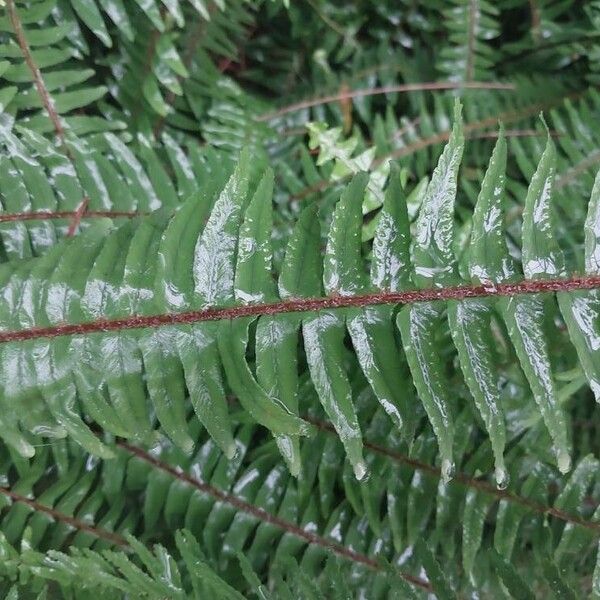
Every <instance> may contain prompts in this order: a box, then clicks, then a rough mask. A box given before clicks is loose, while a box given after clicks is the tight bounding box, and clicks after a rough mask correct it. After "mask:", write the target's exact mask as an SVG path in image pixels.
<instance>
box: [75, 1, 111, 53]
mask: <svg viewBox="0 0 600 600" xmlns="http://www.w3.org/2000/svg"><path fill="white" fill-rule="evenodd" d="M71 4H72V6H73V9H74V10H75V12H76V13H77V14H78V15H79V17H80V18H81V20H82V21H83V22H84V23H85V24H86V25H87V26H88V27H89V28H90V29H91V30H92V32H93V33H94V35H96V37H97V38H98V39H99V40H100V41H101V42H102V43H103V44H104V45H105V46H106V47H107V48H110V47H111V46H112V40H111V38H110V35H109V34H108V31H107V30H106V25H105V24H104V19H103V18H102V15H101V14H100V11H99V10H98V7H97V6H96V3H95V2H94V0H71Z"/></svg>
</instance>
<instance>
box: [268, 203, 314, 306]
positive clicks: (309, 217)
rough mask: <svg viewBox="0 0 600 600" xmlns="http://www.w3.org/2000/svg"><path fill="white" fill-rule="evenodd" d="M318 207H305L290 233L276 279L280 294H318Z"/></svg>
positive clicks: (297, 295)
mask: <svg viewBox="0 0 600 600" xmlns="http://www.w3.org/2000/svg"><path fill="white" fill-rule="evenodd" d="M317 210H318V207H317V205H316V204H312V205H310V206H308V207H307V208H305V209H304V210H303V211H302V213H300V217H299V218H298V221H297V222H296V225H295V226H294V229H293V230H292V234H291V235H290V239H289V241H288V244H287V247H286V251H285V260H284V262H283V266H282V268H281V274H280V275H279V281H278V289H279V295H280V296H281V297H282V298H285V299H289V298H310V297H315V296H318V295H320V294H321V291H322V283H321V282H322V281H323V262H322V261H321V252H320V249H319V245H320V243H321V229H320V226H319V218H318V214H317Z"/></svg>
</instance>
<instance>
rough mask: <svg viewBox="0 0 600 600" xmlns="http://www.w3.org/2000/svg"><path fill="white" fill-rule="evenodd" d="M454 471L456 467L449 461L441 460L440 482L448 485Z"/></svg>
mask: <svg viewBox="0 0 600 600" xmlns="http://www.w3.org/2000/svg"><path fill="white" fill-rule="evenodd" d="M455 471H456V467H455V466H454V463H453V462H452V461H451V460H448V459H447V458H445V459H444V460H442V481H443V482H444V483H448V482H449V481H450V480H451V479H452V478H453V477H454V473H455Z"/></svg>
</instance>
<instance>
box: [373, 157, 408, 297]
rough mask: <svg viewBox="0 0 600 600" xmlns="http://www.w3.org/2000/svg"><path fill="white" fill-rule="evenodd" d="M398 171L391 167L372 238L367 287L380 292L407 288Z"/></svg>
mask: <svg viewBox="0 0 600 600" xmlns="http://www.w3.org/2000/svg"><path fill="white" fill-rule="evenodd" d="M401 177H402V174H401V171H400V169H399V168H398V167H397V166H396V165H393V166H392V168H391V175H390V181H389V184H388V188H387V190H386V192H385V201H384V204H383V207H382V209H381V211H380V212H379V223H378V224H377V229H376V230H375V237H374V238H373V259H372V262H371V277H370V278H371V284H372V285H373V286H374V287H375V288H377V289H379V290H382V291H392V292H398V291H401V290H408V289H410V288H411V277H410V275H411V270H412V263H411V260H410V229H409V219H408V210H407V206H406V202H405V200H404V198H403V192H402V185H401Z"/></svg>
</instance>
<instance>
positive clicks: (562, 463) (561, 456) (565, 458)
mask: <svg viewBox="0 0 600 600" xmlns="http://www.w3.org/2000/svg"><path fill="white" fill-rule="evenodd" d="M557 463H558V470H559V471H560V472H561V473H568V472H569V471H570V470H571V457H570V456H569V454H568V453H566V452H562V451H560V452H559V453H558V460H557Z"/></svg>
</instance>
